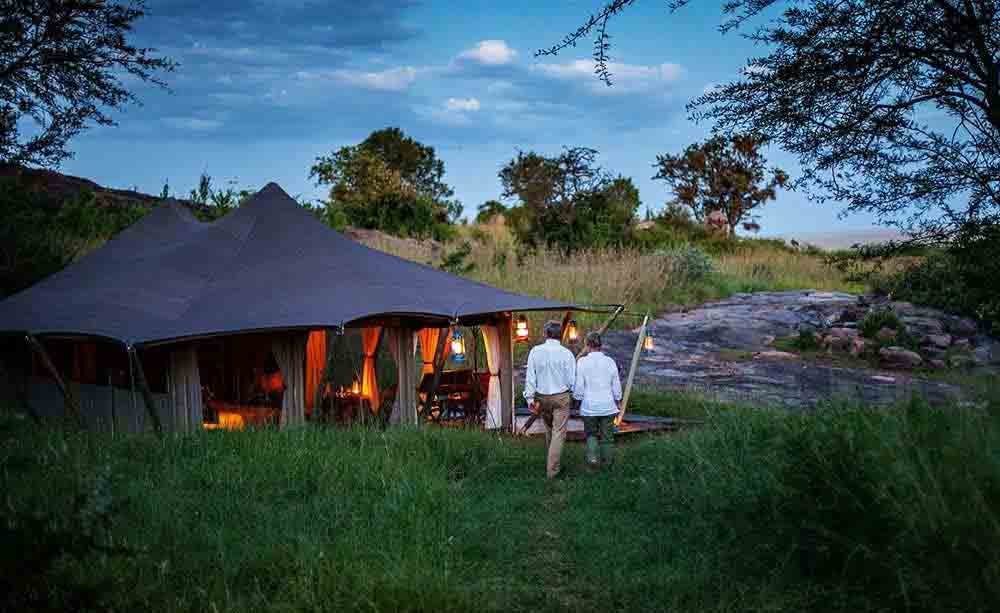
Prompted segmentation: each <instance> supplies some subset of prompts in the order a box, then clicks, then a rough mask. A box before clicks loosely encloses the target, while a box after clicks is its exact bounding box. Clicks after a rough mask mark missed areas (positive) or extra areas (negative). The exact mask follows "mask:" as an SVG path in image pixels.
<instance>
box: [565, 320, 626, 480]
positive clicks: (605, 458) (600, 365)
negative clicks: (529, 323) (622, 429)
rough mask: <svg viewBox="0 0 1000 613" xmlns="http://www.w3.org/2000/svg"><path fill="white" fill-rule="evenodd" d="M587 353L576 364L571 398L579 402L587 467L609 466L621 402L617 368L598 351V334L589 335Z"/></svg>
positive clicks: (620, 383) (620, 385) (599, 346)
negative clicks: (585, 437)
mask: <svg viewBox="0 0 1000 613" xmlns="http://www.w3.org/2000/svg"><path fill="white" fill-rule="evenodd" d="M586 344H587V349H588V353H587V355H585V356H584V357H582V358H580V361H579V362H578V363H577V365H576V382H575V383H574V385H573V397H574V398H575V399H577V400H579V401H580V416H581V417H583V430H584V433H585V434H586V435H587V466H588V467H589V468H592V469H597V468H600V466H601V464H602V463H603V464H604V465H605V466H610V465H611V463H612V461H613V460H614V457H613V456H614V445H615V417H617V415H618V406H619V403H621V401H622V380H621V377H620V376H619V375H618V365H617V364H616V363H615V361H614V360H612V359H611V358H610V357H608V356H606V355H604V353H603V352H602V351H601V335H600V334H598V333H597V332H591V333H590V334H588V335H587V339H586Z"/></svg>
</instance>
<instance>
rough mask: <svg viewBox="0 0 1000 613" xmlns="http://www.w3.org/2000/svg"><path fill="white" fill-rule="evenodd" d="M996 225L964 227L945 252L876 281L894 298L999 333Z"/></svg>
mask: <svg viewBox="0 0 1000 613" xmlns="http://www.w3.org/2000/svg"><path fill="white" fill-rule="evenodd" d="M998 278H1000V224H992V225H982V226H974V227H972V226H970V227H966V228H965V229H964V230H963V231H962V232H960V233H959V235H958V236H957V237H956V238H955V240H954V241H953V242H952V244H951V245H950V246H949V247H948V249H947V250H946V251H941V252H935V253H932V254H931V255H928V256H927V257H926V258H925V259H924V260H923V261H921V262H920V263H919V264H917V265H915V266H912V267H910V268H908V269H906V270H904V271H902V272H900V273H897V274H895V275H891V276H890V277H889V278H887V279H884V280H882V281H881V282H880V284H879V286H878V289H879V290H881V291H884V292H891V293H892V296H893V297H894V298H896V299H899V300H908V301H910V302H914V303H919V304H926V305H930V306H933V307H937V308H940V309H943V310H945V311H949V312H952V313H959V314H962V315H967V316H970V317H975V318H977V319H979V320H980V321H981V322H983V323H984V324H986V326H987V327H988V328H989V329H991V330H992V331H993V333H994V334H1000V296H998V295H997V292H996V290H995V288H996V280H997V279H998Z"/></svg>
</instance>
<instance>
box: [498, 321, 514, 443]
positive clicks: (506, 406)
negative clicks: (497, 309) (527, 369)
mask: <svg viewBox="0 0 1000 613" xmlns="http://www.w3.org/2000/svg"><path fill="white" fill-rule="evenodd" d="M512 328H513V317H512V315H511V314H510V313H504V314H503V315H502V316H501V317H500V320H499V321H498V322H497V336H498V341H499V345H500V364H499V365H498V366H499V370H500V425H501V426H502V428H503V429H504V430H506V431H507V432H511V433H513V432H514V429H515V420H514V335H513V334H512Z"/></svg>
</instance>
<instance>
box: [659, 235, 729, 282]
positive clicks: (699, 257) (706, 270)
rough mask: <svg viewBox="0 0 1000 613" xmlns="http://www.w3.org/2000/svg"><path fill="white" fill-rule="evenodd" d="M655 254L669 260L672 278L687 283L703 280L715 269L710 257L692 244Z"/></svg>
mask: <svg viewBox="0 0 1000 613" xmlns="http://www.w3.org/2000/svg"><path fill="white" fill-rule="evenodd" d="M657 255H659V256H661V257H664V258H666V259H667V260H668V261H669V266H670V272H671V276H672V278H676V279H680V280H681V281H682V282H683V283H686V284H689V285H693V284H695V283H699V282H701V281H703V280H705V279H706V278H708V276H709V275H711V274H712V273H713V272H714V271H715V265H714V264H713V263H712V258H711V257H710V256H709V255H708V254H707V253H705V252H704V251H703V250H702V249H701V248H699V247H696V246H694V245H684V246H681V247H676V248H673V249H668V250H663V251H659V252H658V253H657Z"/></svg>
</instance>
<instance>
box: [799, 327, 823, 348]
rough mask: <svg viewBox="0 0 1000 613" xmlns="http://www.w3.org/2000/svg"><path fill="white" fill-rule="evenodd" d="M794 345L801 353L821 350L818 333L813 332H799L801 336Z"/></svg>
mask: <svg viewBox="0 0 1000 613" xmlns="http://www.w3.org/2000/svg"><path fill="white" fill-rule="evenodd" d="M793 344H794V345H795V348H796V349H798V350H799V351H815V350H816V349H819V341H818V340H817V339H816V333H815V332H813V331H812V330H799V335H798V337H796V338H795V341H794V343H793Z"/></svg>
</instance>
